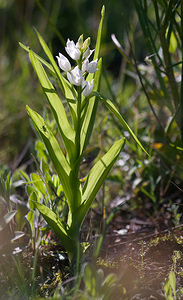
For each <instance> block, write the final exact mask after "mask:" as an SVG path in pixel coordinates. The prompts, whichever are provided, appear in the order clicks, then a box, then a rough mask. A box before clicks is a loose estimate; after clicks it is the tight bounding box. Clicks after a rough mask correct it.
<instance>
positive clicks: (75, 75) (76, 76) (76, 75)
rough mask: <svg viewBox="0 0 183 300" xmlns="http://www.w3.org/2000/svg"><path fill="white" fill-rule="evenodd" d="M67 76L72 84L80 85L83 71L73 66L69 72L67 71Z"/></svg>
mask: <svg viewBox="0 0 183 300" xmlns="http://www.w3.org/2000/svg"><path fill="white" fill-rule="evenodd" d="M67 78H68V80H69V81H70V83H71V84H74V85H77V86H79V85H82V83H83V80H84V78H83V73H82V71H81V70H80V69H79V68H78V66H77V67H75V68H74V69H73V70H72V71H71V72H70V73H69V72H68V73H67Z"/></svg>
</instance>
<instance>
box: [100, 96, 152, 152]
mask: <svg viewBox="0 0 183 300" xmlns="http://www.w3.org/2000/svg"><path fill="white" fill-rule="evenodd" d="M94 93H95V95H96V96H98V98H99V99H100V100H102V101H103V103H104V104H105V106H106V107H107V108H108V109H109V110H110V111H111V112H112V113H113V114H114V115H115V117H116V118H117V119H118V120H119V122H120V123H121V125H122V126H123V127H124V129H126V130H127V131H128V133H129V134H130V135H131V137H132V138H133V139H134V140H135V142H136V143H137V144H138V145H139V146H140V148H141V149H142V150H143V151H144V152H145V153H146V154H147V155H148V156H149V154H148V153H147V151H146V150H145V148H144V147H143V146H142V144H141V142H140V141H139V139H138V138H137V137H136V135H135V133H134V132H133V131H132V129H131V128H130V127H129V125H128V124H127V123H126V121H125V120H124V119H123V117H122V116H121V114H120V113H119V112H118V110H117V109H116V107H115V106H114V104H113V103H112V102H111V101H110V100H109V99H107V98H105V97H103V96H102V95H101V94H99V93H98V92H94Z"/></svg>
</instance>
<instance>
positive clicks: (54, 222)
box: [32, 201, 72, 252]
mask: <svg viewBox="0 0 183 300" xmlns="http://www.w3.org/2000/svg"><path fill="white" fill-rule="evenodd" d="M32 202H33V204H34V206H35V207H36V208H37V209H38V210H39V212H40V213H41V215H42V216H43V218H44V219H45V221H46V222H47V223H48V224H49V225H50V227H51V228H52V229H53V230H54V232H55V233H56V235H57V236H58V237H59V239H60V241H61V242H62V243H63V246H64V247H65V249H66V250H67V251H69V252H71V251H72V241H71V239H70V238H69V236H68V234H67V231H66V229H65V226H64V223H62V222H61V220H60V219H59V217H58V216H57V215H56V214H55V213H54V212H53V211H52V210H51V209H50V208H48V207H47V206H45V205H43V204H41V203H39V202H36V201H32Z"/></svg>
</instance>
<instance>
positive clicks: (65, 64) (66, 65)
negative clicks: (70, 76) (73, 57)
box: [56, 53, 71, 72]
mask: <svg viewBox="0 0 183 300" xmlns="http://www.w3.org/2000/svg"><path fill="white" fill-rule="evenodd" d="M56 58H57V60H58V64H59V67H60V69H62V70H63V71H65V72H68V71H70V70H71V64H70V62H69V60H68V59H67V57H65V56H64V55H63V54H61V53H59V56H56Z"/></svg>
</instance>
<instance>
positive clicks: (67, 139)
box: [29, 50, 75, 160]
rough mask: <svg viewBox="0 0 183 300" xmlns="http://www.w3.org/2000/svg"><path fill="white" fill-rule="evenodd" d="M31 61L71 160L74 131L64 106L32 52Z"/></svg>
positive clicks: (30, 53) (30, 54)
mask: <svg viewBox="0 0 183 300" xmlns="http://www.w3.org/2000/svg"><path fill="white" fill-rule="evenodd" d="M29 56H30V60H31V63H32V65H33V68H34V69H35V71H36V74H37V76H38V78H39V81H40V83H41V86H42V88H43V91H44V93H45V95H46V96H47V99H48V102H49V104H50V107H51V109H52V111H53V114H54V117H55V120H56V122H57V125H58V127H59V130H60V133H61V135H62V138H63V141H64V144H65V147H66V150H67V152H68V155H69V158H70V160H71V159H72V158H73V157H74V150H75V149H74V135H75V133H74V130H73V128H72V127H71V125H70V123H69V121H68V118H67V115H66V112H65V109H64V106H63V104H62V102H61V100H60V99H59V97H58V95H57V93H56V91H55V89H54V87H53V85H52V84H51V82H50V81H49V79H48V76H47V74H46V72H45V70H44V68H43V66H42V64H41V63H40V62H39V60H38V59H37V58H36V56H35V55H34V53H33V51H31V50H30V52H29Z"/></svg>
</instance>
